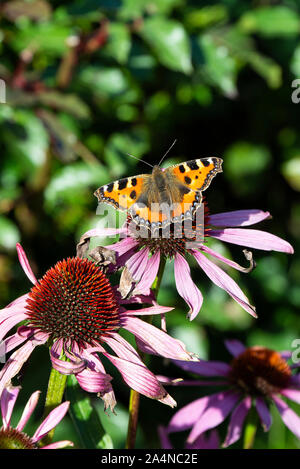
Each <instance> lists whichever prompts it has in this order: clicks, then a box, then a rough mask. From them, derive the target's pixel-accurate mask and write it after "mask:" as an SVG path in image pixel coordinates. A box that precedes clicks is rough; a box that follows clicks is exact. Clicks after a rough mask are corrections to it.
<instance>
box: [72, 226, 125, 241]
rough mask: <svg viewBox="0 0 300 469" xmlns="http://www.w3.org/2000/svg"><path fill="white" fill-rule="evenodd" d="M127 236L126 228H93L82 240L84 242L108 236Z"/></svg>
mask: <svg viewBox="0 0 300 469" xmlns="http://www.w3.org/2000/svg"><path fill="white" fill-rule="evenodd" d="M122 233H124V234H126V233H127V228H126V227H122V228H103V227H102V228H101V227H100V228H93V229H91V230H89V231H86V233H84V234H83V235H82V236H81V240H84V239H87V238H94V237H98V238H106V237H108V236H116V235H117V234H122Z"/></svg>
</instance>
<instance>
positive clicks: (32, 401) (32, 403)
mask: <svg viewBox="0 0 300 469" xmlns="http://www.w3.org/2000/svg"><path fill="white" fill-rule="evenodd" d="M40 393H41V391H35V392H34V393H33V394H31V396H30V398H29V400H28V402H27V404H26V406H25V408H24V410H23V413H22V416H21V418H20V420H19V423H18V425H17V427H16V429H17V430H19V431H20V432H22V431H23V428H24V427H25V425H26V423H27V422H28V420H29V419H30V417H31V415H32V412H33V411H34V409H35V408H36V405H37V403H38V400H39V397H40Z"/></svg>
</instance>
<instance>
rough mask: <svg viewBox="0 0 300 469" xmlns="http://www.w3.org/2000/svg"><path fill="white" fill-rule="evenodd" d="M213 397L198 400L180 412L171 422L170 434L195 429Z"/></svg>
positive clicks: (169, 426)
mask: <svg viewBox="0 0 300 469" xmlns="http://www.w3.org/2000/svg"><path fill="white" fill-rule="evenodd" d="M219 394H220V393H216V394H213V395H212V396H218V395H219ZM212 396H204V397H201V398H200V399H196V400H195V401H193V402H190V403H189V404H187V405H186V406H184V407H182V408H181V409H180V410H178V412H176V413H175V414H174V415H173V417H172V418H171V420H170V423H169V425H168V428H167V430H168V433H174V432H181V431H184V430H187V429H188V428H191V427H193V425H195V423H196V422H197V421H198V419H199V418H200V417H201V415H202V414H203V412H204V411H205V409H206V408H207V404H208V403H209V401H210V400H211V399H212Z"/></svg>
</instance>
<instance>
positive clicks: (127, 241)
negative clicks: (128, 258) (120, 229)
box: [105, 236, 138, 256]
mask: <svg viewBox="0 0 300 469" xmlns="http://www.w3.org/2000/svg"><path fill="white" fill-rule="evenodd" d="M137 245H138V243H137V241H136V240H135V239H134V238H131V237H130V236H129V237H128V238H124V239H122V240H121V241H118V242H116V243H113V244H109V245H108V246H105V247H106V248H107V249H111V250H112V251H115V252H116V253H117V254H118V255H119V256H122V255H123V254H125V253H126V252H128V251H131V250H132V249H133V248H136V246H137Z"/></svg>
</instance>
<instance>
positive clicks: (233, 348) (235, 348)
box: [225, 339, 246, 357]
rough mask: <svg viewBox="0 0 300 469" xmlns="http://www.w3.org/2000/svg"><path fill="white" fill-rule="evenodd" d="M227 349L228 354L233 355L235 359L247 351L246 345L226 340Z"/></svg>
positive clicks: (237, 341)
mask: <svg viewBox="0 0 300 469" xmlns="http://www.w3.org/2000/svg"><path fill="white" fill-rule="evenodd" d="M225 347H226V348H227V350H228V352H229V353H231V355H233V356H234V357H237V356H238V355H240V354H241V353H243V352H244V351H245V350H246V347H245V345H244V344H243V343H242V342H240V341H239V340H236V339H227V340H225Z"/></svg>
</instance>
